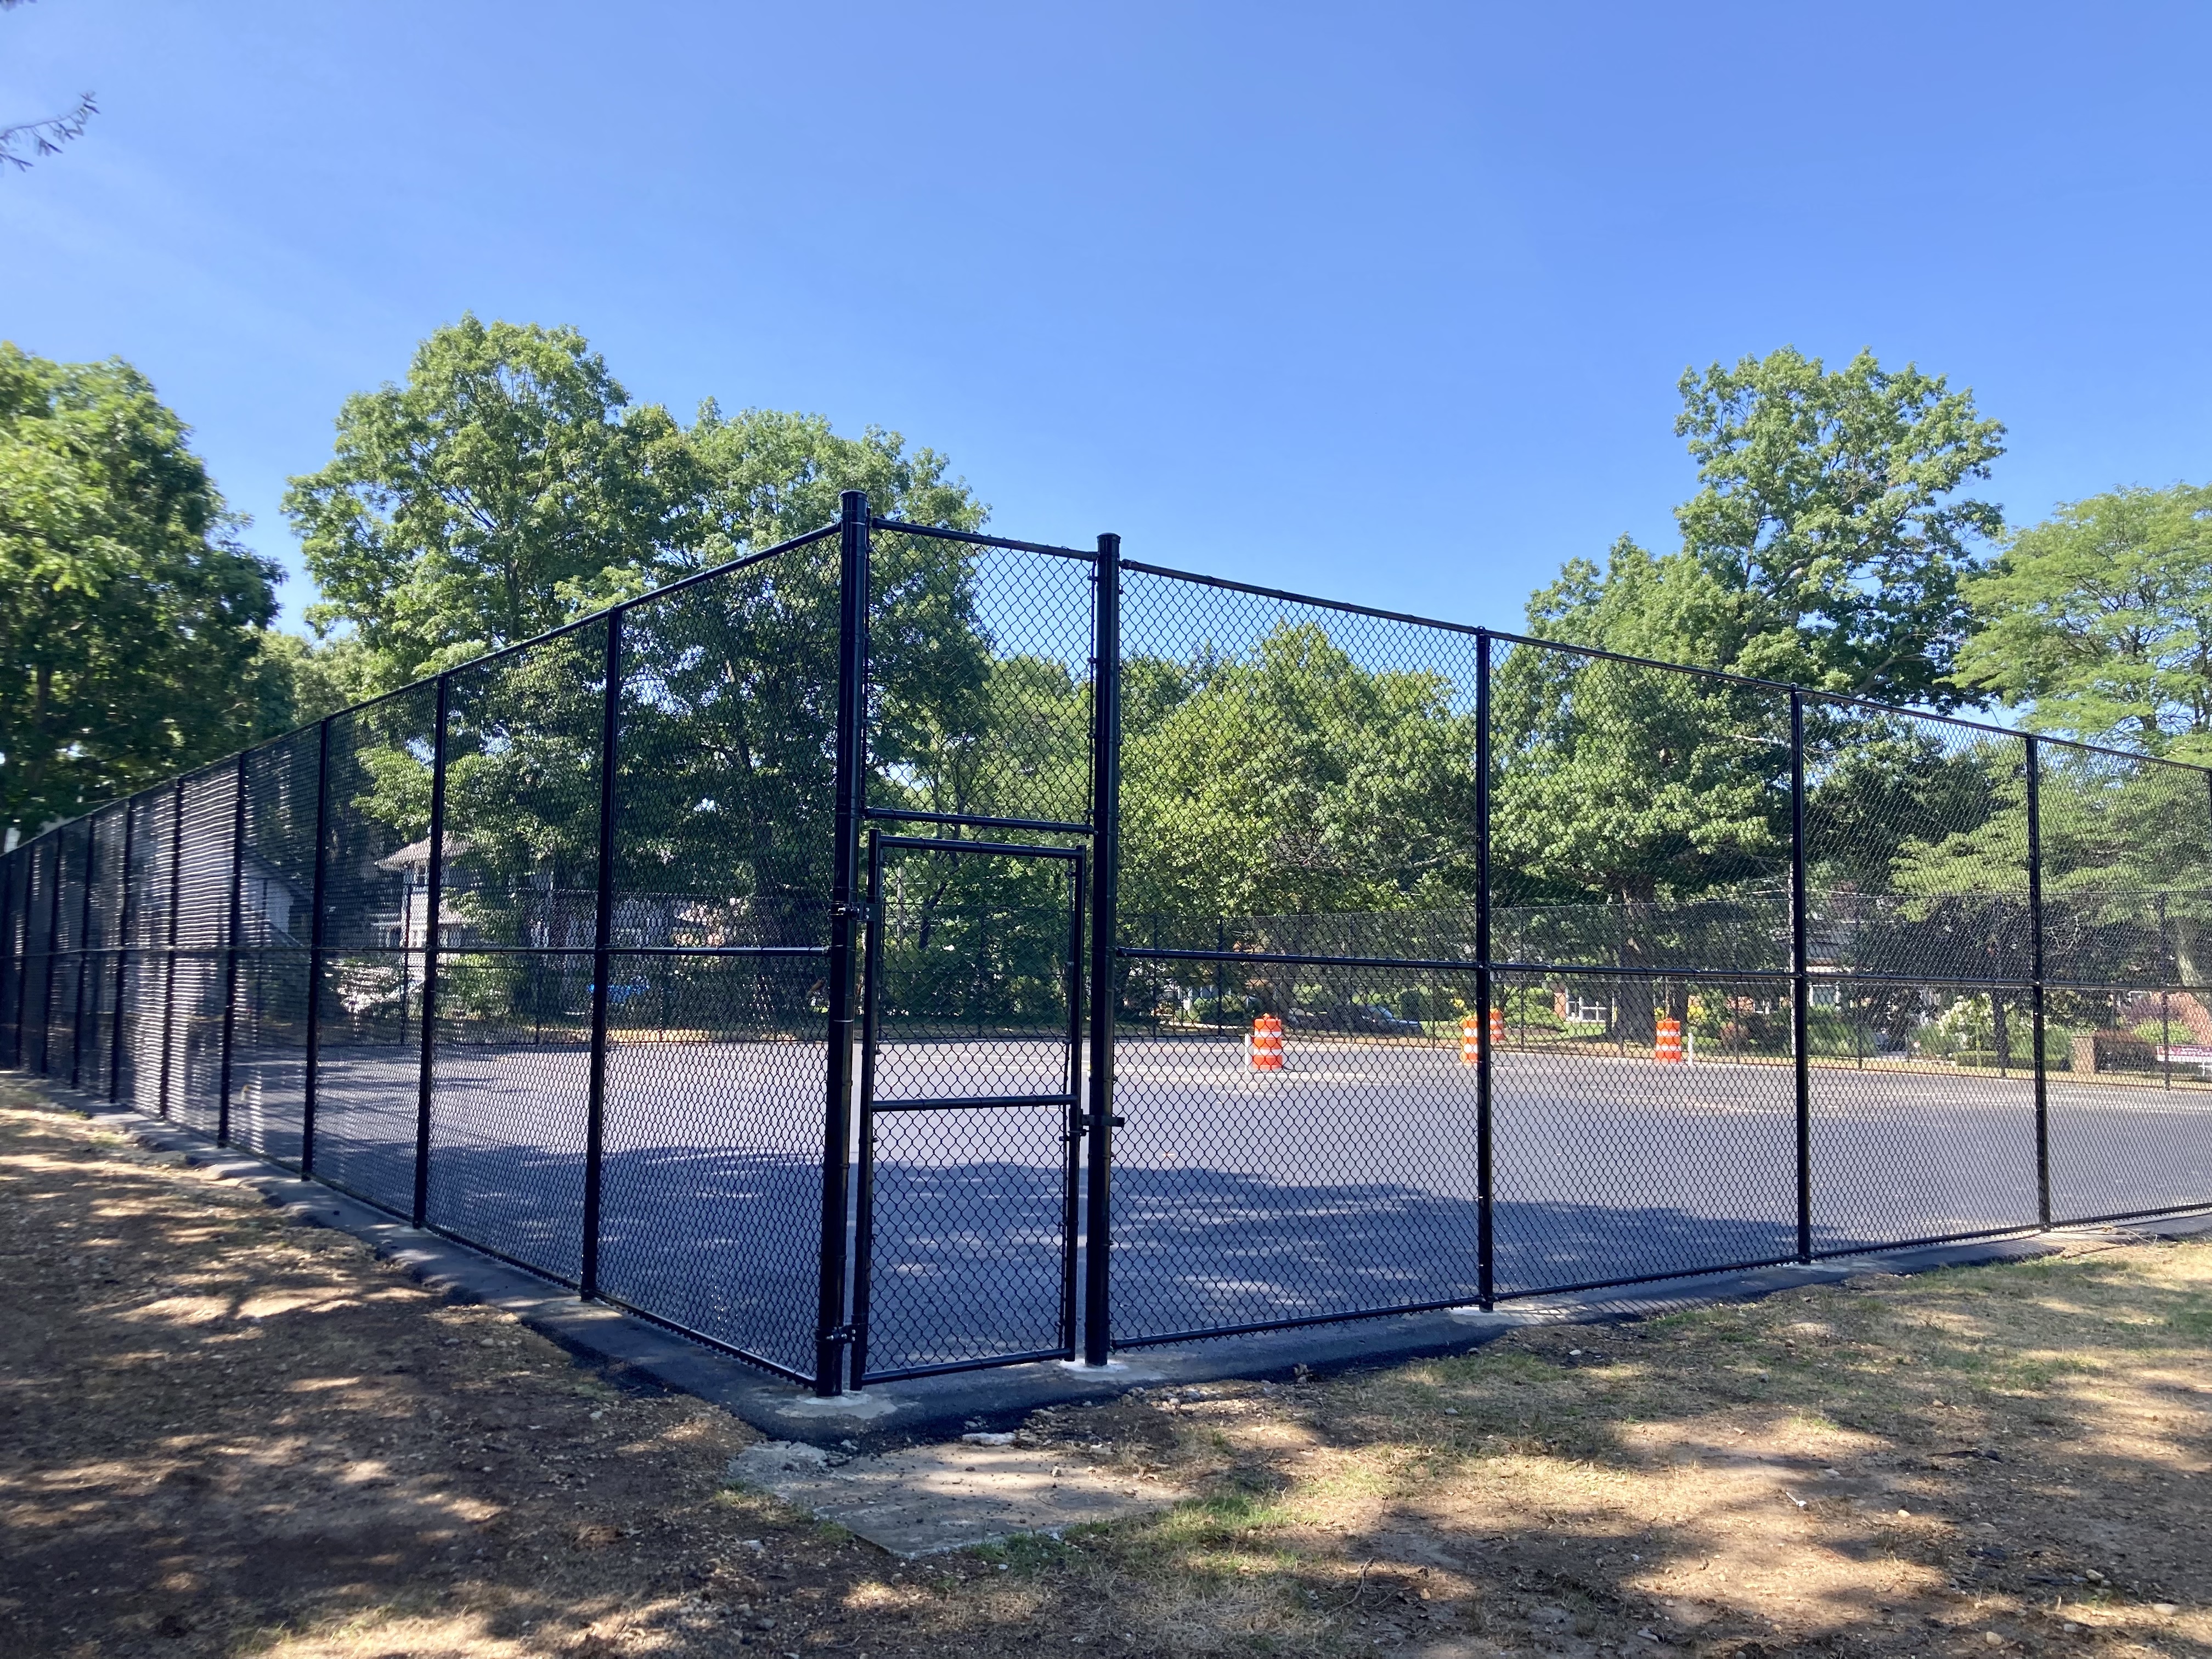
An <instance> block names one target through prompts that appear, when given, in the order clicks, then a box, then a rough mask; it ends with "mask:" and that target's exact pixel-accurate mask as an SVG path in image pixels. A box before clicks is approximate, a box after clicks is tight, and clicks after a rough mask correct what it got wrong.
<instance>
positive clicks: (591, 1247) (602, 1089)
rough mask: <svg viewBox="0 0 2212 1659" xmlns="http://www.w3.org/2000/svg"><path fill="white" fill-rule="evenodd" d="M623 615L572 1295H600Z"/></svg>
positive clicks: (608, 759)
mask: <svg viewBox="0 0 2212 1659" xmlns="http://www.w3.org/2000/svg"><path fill="white" fill-rule="evenodd" d="M622 635H623V613H622V611H619V610H616V611H609V612H608V613H607V639H606V662H605V674H606V680H607V684H606V693H605V702H603V703H602V704H601V707H600V712H599V881H598V893H597V902H598V904H599V918H598V921H596V922H595V923H594V924H593V927H592V1057H591V1068H592V1069H591V1076H590V1078H589V1079H588V1080H587V1085H586V1087H587V1090H588V1092H587V1095H586V1103H585V1108H584V1237H583V1242H582V1255H581V1259H580V1262H579V1264H578V1267H577V1270H576V1290H577V1293H578V1294H579V1295H580V1296H582V1297H586V1299H588V1298H590V1297H596V1296H597V1295H599V1175H600V1165H601V1164H602V1162H603V1161H604V1159H605V1155H606V1109H607V975H609V973H610V972H611V970H612V965H613V957H612V956H611V953H610V950H609V947H610V946H611V945H612V943H613V941H614V924H615V773H616V768H617V762H618V760H619V758H620V739H621V730H622V678H623V662H622Z"/></svg>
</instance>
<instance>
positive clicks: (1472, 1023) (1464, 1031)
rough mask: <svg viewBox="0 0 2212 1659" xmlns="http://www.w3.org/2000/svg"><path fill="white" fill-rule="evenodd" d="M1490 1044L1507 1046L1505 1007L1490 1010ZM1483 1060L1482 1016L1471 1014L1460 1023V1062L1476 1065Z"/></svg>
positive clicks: (1497, 1046)
mask: <svg viewBox="0 0 2212 1659" xmlns="http://www.w3.org/2000/svg"><path fill="white" fill-rule="evenodd" d="M1490 1046H1491V1047H1492V1048H1504V1046H1505V1011H1504V1009H1503V1008H1492V1010H1491V1011H1490ZM1481 1060H1482V1018H1481V1017H1480V1015H1478V1014H1469V1015H1468V1017H1467V1018H1465V1019H1462V1021H1460V1023H1459V1063H1460V1064H1461V1065H1462V1066H1475V1065H1480V1063H1481Z"/></svg>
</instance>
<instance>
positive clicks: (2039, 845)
mask: <svg viewBox="0 0 2212 1659" xmlns="http://www.w3.org/2000/svg"><path fill="white" fill-rule="evenodd" d="M2021 741H2022V743H2023V744H2024V745H2025V747H2026V750H2027V753H2026V756H2025V760H2024V764H2025V766H2026V768H2027V971H2028V994H2029V996H2030V997H2031V999H2032V1000H2031V1001H2030V1003H2029V1005H2028V1024H2029V1027H2030V1029H2031V1030H2032V1033H2033V1035H2032V1036H2031V1038H2030V1040H2031V1041H2032V1042H2033V1043H2034V1044H2035V1215H2036V1225H2038V1226H2039V1227H2041V1228H2043V1229H2044V1230H2045V1231H2046V1232H2047V1231H2050V1228H2051V1092H2050V1089H2049V1086H2048V1072H2049V1067H2048V1066H2047V1065H2046V1064H2045V1060H2044V1054H2043V1031H2044V995H2043V979H2044V963H2043V786H2042V773H2043V745H2042V744H2040V743H2039V742H2037V740H2036V738H2035V734H2034V733H2033V732H2029V733H2027V735H2026V736H2025V737H2024V738H2022V740H2021Z"/></svg>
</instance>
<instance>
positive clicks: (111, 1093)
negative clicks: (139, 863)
mask: <svg viewBox="0 0 2212 1659" xmlns="http://www.w3.org/2000/svg"><path fill="white" fill-rule="evenodd" d="M137 833H138V800H137V797H136V796H135V795H134V796H133V797H131V799H129V800H126V801H125V802H124V803H123V868H122V876H121V879H120V880H118V882H117V883H116V884H115V886H116V900H115V1006H114V1007H113V1008H112V1009H110V1010H109V1011H108V1016H107V1022H108V1037H107V1098H108V1101H109V1103H111V1104H112V1103H117V1102H119V1101H120V1100H121V1099H122V1098H123V998H124V994H125V990H126V989H127V988H128V987H129V985H130V983H131V978H130V975H131V855H132V853H133V851H134V850H135V846H136V840H137Z"/></svg>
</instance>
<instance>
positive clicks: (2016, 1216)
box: [234, 1038, 2212, 1368]
mask: <svg viewBox="0 0 2212 1659" xmlns="http://www.w3.org/2000/svg"><path fill="white" fill-rule="evenodd" d="M1058 1054H1059V1050H1058V1049H1057V1048H1056V1047H1055V1046H1054V1045H1051V1044H1042V1045H1036V1046H1030V1045H1019V1044H1007V1043H994V1042H985V1043H981V1044H973V1043H952V1044H908V1045H902V1047H900V1048H896V1049H895V1050H891V1051H888V1052H887V1054H885V1056H884V1060H883V1062H882V1077H881V1079H880V1081H879V1088H878V1096H879V1097H890V1096H893V1095H896V1096H900V1097H917V1096H943V1095H947V1094H978V1093H998V1092H1014V1091H1029V1090H1032V1089H1034V1090H1038V1091H1053V1090H1056V1089H1057V1088H1058V1087H1059V1086H1060V1083H1059V1079H1058V1076H1057V1071H1058V1059H1057V1056H1058ZM585 1060H586V1056H585V1054H584V1053H583V1051H582V1050H581V1049H580V1048H449V1049H446V1050H443V1051H441V1054H440V1056H439V1062H438V1067H437V1087H436V1091H435V1100H434V1106H433V1129H432V1157H431V1162H430V1182H429V1191H430V1209H431V1215H432V1218H433V1219H434V1220H435V1221H436V1222H437V1223H438V1224H439V1225H442V1226H445V1227H447V1228H450V1229H451V1230H453V1231H454V1232H456V1233H459V1234H461V1235H463V1236H465V1237H470V1238H472V1239H474V1240H477V1242H479V1243H483V1244H485V1245H488V1246H489V1247H490V1248H492V1249H496V1250H499V1251H501V1253H503V1254H506V1255H510V1256H513V1257H514V1258H516V1259H518V1260H520V1261H526V1262H529V1263H531V1264H532V1265H535V1266H538V1267H542V1268H544V1269H546V1270H548V1271H550V1272H553V1273H559V1274H562V1275H563V1276H567V1277H573V1276H574V1273H575V1272H576V1267H577V1256H576V1252H577V1243H576V1240H577V1219H576V1218H577V1217H578V1215H579V1214H580V1206H581V1201H582V1188H583V1170H582V1152H583V1136H584V1121H585V1110H586V1100H585V1080H586V1064H585ZM1119 1073H1120V1078H1121V1085H1120V1093H1119V1097H1118V1098H1119V1107H1120V1110H1121V1113H1122V1115H1123V1116H1124V1117H1125V1119H1126V1120H1127V1122H1126V1127H1125V1128H1124V1129H1123V1131H1122V1133H1121V1140H1120V1146H1119V1152H1118V1157H1117V1159H1116V1165H1115V1195H1116V1212H1115V1258H1114V1260H1115V1297H1116V1304H1115V1328H1116V1330H1117V1333H1118V1334H1121V1335H1123V1336H1125V1337H1126V1336H1135V1335H1140V1334H1166V1333H1170V1332H1176V1331H1182V1330H1190V1329H1197V1328H1212V1327H1218V1326H1224V1325H1236V1324H1242V1323H1247V1322H1261V1321H1266V1320H1271V1319H1282V1318H1292V1317H1298V1316H1304V1315H1309V1314H1325V1313H1329V1312H1336V1311H1343V1310H1349V1309H1355V1308H1366V1307H1376V1306H1389V1305H1396V1304H1408V1303H1418V1302H1431V1301H1445V1300H1454V1299H1471V1298H1472V1297H1474V1294H1475V1290H1476V1284H1475V1267H1474V1259H1475V1237H1476V1204H1475V1196H1476V1154H1475V1096H1474V1071H1473V1069H1472V1068H1471V1067H1466V1066H1461V1065H1460V1064H1459V1063H1458V1060H1457V1055H1456V1053H1455V1051H1452V1050H1449V1049H1442V1048H1426V1047H1422V1046H1417V1045H1411V1044H1407V1045H1397V1044H1381V1043H1375V1044H1366V1045H1361V1044H1357V1043H1351V1042H1345V1043H1328V1042H1321V1041H1316V1040H1312V1039H1303V1038H1294V1039H1293V1040H1292V1042H1291V1044H1290V1051H1289V1064H1288V1067H1287V1069H1286V1070H1285V1072H1284V1073H1281V1074H1280V1075H1277V1076H1255V1075H1254V1074H1253V1073H1250V1072H1249V1071H1248V1070H1247V1069H1246V1068H1245V1064H1244V1058H1243V1049H1242V1046H1241V1043H1239V1042H1235V1041H1231V1042H1215V1041H1211V1040H1205V1039H1200V1040H1194V1041H1193V1040H1175V1041H1164V1040H1133V1041H1127V1042H1124V1043H1123V1044H1122V1045H1121V1049H1120V1053H1119ZM822 1077H823V1071H822V1053H821V1050H820V1049H819V1048H814V1047H812V1046H811V1045H801V1044H796V1043H775V1042H759V1043H744V1042H684V1043H676V1042H671V1043H666V1044H659V1043H651V1042H623V1043H618V1044H617V1045H616V1047H615V1048H614V1049H613V1050H612V1051H611V1058H610V1063H609V1074H608V1080H607V1102H606V1112H607V1118H606V1122H607V1128H606V1161H605V1209H604V1219H603V1246H602V1255H601V1273H602V1277H603V1279H604V1282H605V1285H606V1286H607V1288H608V1289H609V1290H610V1291H611V1292H612V1293H614V1294H616V1295H617V1296H620V1297H623V1298H624V1299H626V1300H629V1301H631V1302H634V1303H635V1304H638V1305H640V1306H642V1307H644V1308H647V1310H651V1311H653V1312H656V1313H659V1314H661V1315H663V1316H666V1317H669V1318H671V1319H674V1320H676V1321H678V1322H681V1323H684V1324H686V1325H689V1326H691V1327H693V1328H697V1329H700V1330H702V1331H704V1332H707V1333H708V1334H713V1335H715V1336H718V1337H720V1338H721V1339H723V1340H728V1341H732V1342H735V1343H737V1344H738V1345H739V1346H744V1347H746V1348H749V1349H750V1350H752V1351H754V1352H761V1353H763V1354H765V1355H766V1356H768V1357H769V1358H775V1359H778V1360H780V1361H782V1362H783V1363H785V1364H791V1365H793V1366H804V1365H805V1364H808V1363H809V1357H810V1355H811V1329H812V1323H813V1313H812V1309H813V1304H814V1294H815V1291H814V1283H815V1273H816V1265H815V1247H814V1242H813V1231H814V1228H815V1227H816V1225H817V1222H816V1219H815V1218H816V1217H817V1214H818V1212H819V1202H820V1198H819V1176H818V1174H817V1168H818V1160H819V1157H820V1141H819V1133H820V1131H819V1127H818V1123H819V1104H818V1103H819V1101H820V1098H821V1088H822ZM1813 1080H1814V1112H1813V1163H1814V1186H1815V1197H1814V1242H1815V1245H1816V1247H1817V1248H1820V1249H1841V1248H1846V1247H1850V1246H1856V1245H1863V1244H1870V1243H1889V1242H1897V1241H1900V1240H1905V1239H1912V1238H1921V1237H1932V1236H1936V1235H1939V1234H1946V1233H1955V1232H1962V1231H1973V1230H1977V1229H1982V1228H1998V1227H2005V1226H2010V1225H2027V1224H2032V1223H2033V1220H2034V1219H2035V1217H2036V1212H2037V1197H2036V1165H2035V1139H2034V1101H2033V1084H2032V1083H2031V1082H2030V1081H2029V1080H2027V1079H1998V1078H1995V1077H1988V1076H1982V1075H1975V1074H1966V1075H1960V1074H1955V1073H1948V1074H1941V1075H1914V1074H1907V1073H1896V1072H1887V1071H1879V1070H1866V1071H1859V1070H1854V1069H1850V1068H1847V1067H1836V1068H1832V1069H1831V1068H1829V1067H1826V1066H1822V1067H1818V1068H1816V1069H1815V1071H1814V1079H1813ZM300 1082H301V1078H300V1067H299V1066H298V1064H297V1062H296V1060H290V1059H286V1058H282V1057H276V1058H267V1059H263V1058H258V1057H256V1058H249V1059H248V1060H246V1061H244V1062H243V1063H242V1064H241V1066H240V1075H239V1077H238V1079H237V1080H236V1083H235V1085H234V1123H235V1125H236V1127H237V1130H238V1132H239V1133H240V1136H241V1138H244V1139H248V1140H249V1142H252V1143H255V1144H259V1145H263V1146H267V1147H269V1148H270V1149H271V1150H274V1151H276V1152H280V1153H284V1152H296V1147H297V1144H298V1117H299V1091H300ZM319 1090H320V1106H319V1120H318V1131H317V1136H318V1153H317V1168H318V1170H319V1172H320V1173H322V1174H324V1175H325V1176H329V1177H331V1178H332V1179H335V1180H337V1181H338V1182H341V1183H343V1184H344V1185H347V1186H349V1187H351V1188H355V1189H356V1190H357V1191H360V1192H362V1193H364V1194H368V1195H369V1196H371V1197H374V1198H378V1199H380V1200H383V1201H384V1202H386V1203H388V1204H392V1205H393V1206H395V1207H399V1208H404V1207H405V1206H406V1205H407V1204H408V1202H409V1201H410V1194H411V1190H412V1182H413V1170H414V1140H415V1107H416V1069H415V1060H414V1055H413V1053H412V1051H411V1050H410V1049H407V1048H401V1047H398V1046H397V1045H395V1046H392V1047H388V1048H374V1049H359V1048H356V1049H347V1048H331V1049H329V1050H327V1051H326V1052H325V1057H324V1063H323V1066H322V1068H321V1073H320V1084H319ZM2050 1096H2051V1175H2052V1194H2051V1195H2052V1202H2053V1207H2054V1210H2055V1212H2057V1214H2059V1215H2060V1216H2061V1217H2062V1218H2063V1217H2065V1216H2069V1215H2072V1216H2097V1215H2106V1214H2112V1213H2116V1212H2126V1211H2139V1210H2147V1209H2152V1208H2156V1207H2160V1206H2177V1205H2180V1204H2184V1203H2186V1202H2189V1201H2191V1200H2203V1199H2205V1198H2208V1197H2212V1089H2202V1088H2181V1089H2174V1090H2171V1091H2167V1090H2162V1089H2160V1088H2157V1087H2154V1086H2144V1085H2122V1084H2117V1083H2115V1084H2088V1083H2086V1082H2084V1083H2075V1082H2072V1081H2066V1080H2057V1079H2054V1080H2053V1081H2052V1083H2051V1085H2050ZM878 1124H879V1127H878V1156H877V1164H876V1222H877V1225H876V1229H875V1237H876V1253H877V1270H876V1273H875V1274H874V1276H873V1284H872V1290H873V1298H874V1305H873V1308H872V1318H871V1329H872V1337H873V1340H874V1352H873V1362H874V1364H876V1365H878V1367H882V1368H890V1367H893V1366H897V1365H902V1364H927V1363H931V1362H933V1361H940V1360H945V1359H951V1358H963V1357H972V1356H975V1355H981V1354H985V1353H990V1352H1008V1351H1013V1350H1018V1349H1025V1348H1036V1347H1041V1346H1049V1345H1050V1344H1051V1343H1052V1342H1053V1341H1054V1339H1055V1334H1056V1328H1057V1322H1058V1318H1059V1309H1060V1302H1059V1297H1060V1280H1059V1264H1060V1236H1061V1234H1060V1218H1061V1204H1062V1187H1061V1170H1062V1168H1063V1165H1062V1163H1061V1159H1062V1158H1063V1156H1064V1148H1063V1144H1062V1142H1061V1139H1060V1131H1061V1128H1062V1122H1061V1118H1060V1111H1059V1109H1057V1108H1038V1107H1012V1108H994V1109H959V1110H927V1111H920V1112H908V1113H899V1114H884V1115H882V1116H881V1117H880V1118H879V1119H878ZM1495 1134H1496V1167H1497V1209H1496V1228H1497V1261H1498V1267H1497V1272H1498V1289H1499V1290H1500V1291H1516V1290H1532V1289H1538V1288H1543V1287H1547V1286H1558V1285H1568V1284H1577V1283H1586V1282H1592V1281H1606V1280H1612V1279H1623V1278H1629V1277H1634V1276H1638V1275H1644V1274H1656V1273H1674V1272H1682V1271H1686V1270H1691V1269H1694V1268H1699V1267H1718V1266H1723V1265H1728V1264H1730V1263H1735V1262H1739V1261H1756V1260H1764V1259H1769V1258H1772V1257H1776V1256H1781V1255H1788V1254H1789V1253H1790V1251H1791V1250H1792V1249H1794V1248H1795V1242H1796V1150H1795V1149H1796V1116H1795V1109H1794V1103H1793V1100H1792V1095H1791V1076H1790V1068H1789V1067H1788V1066H1783V1065H1752V1064H1728V1063H1714V1062H1711V1061H1702V1060H1701V1061H1700V1062H1699V1063H1698V1064H1696V1065H1694V1066H1656V1065H1653V1064H1652V1063H1650V1061H1648V1060H1639V1059H1628V1060H1622V1059H1615V1058H1612V1057H1607V1056H1598V1055H1579V1056H1560V1055H1553V1054H1535V1053H1527V1052H1509V1053H1504V1054H1501V1055H1500V1056H1499V1058H1498V1071H1497V1097H1496V1128H1495Z"/></svg>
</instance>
